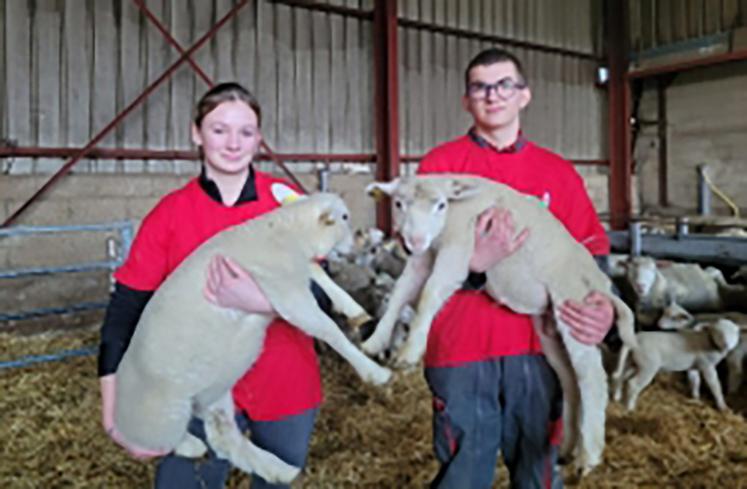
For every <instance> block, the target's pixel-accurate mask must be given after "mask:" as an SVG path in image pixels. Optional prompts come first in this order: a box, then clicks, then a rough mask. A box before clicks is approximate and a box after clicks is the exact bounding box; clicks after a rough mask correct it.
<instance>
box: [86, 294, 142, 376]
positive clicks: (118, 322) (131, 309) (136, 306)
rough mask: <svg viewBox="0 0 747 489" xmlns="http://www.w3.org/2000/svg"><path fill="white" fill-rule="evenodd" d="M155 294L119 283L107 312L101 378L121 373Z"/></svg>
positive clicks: (103, 331)
mask: <svg viewBox="0 0 747 489" xmlns="http://www.w3.org/2000/svg"><path fill="white" fill-rule="evenodd" d="M152 295H153V292H151V291H141V290H134V289H131V288H129V287H127V286H126V285H122V284H120V283H117V284H115V285H114V292H112V294H111V298H110V300H109V305H108V307H107V308H106V316H105V317H104V324H103V325H102V326H101V340H100V343H99V357H98V372H99V377H103V376H104V375H109V374H113V373H115V372H116V371H117V367H118V366H119V362H120V361H122V357H123V356H124V354H125V352H126V351H127V347H128V346H129V345H130V340H131V339H132V335H133V334H135V326H137V323H138V321H139V320H140V315H141V314H142V313H143V309H145V305H146V304H147V303H148V301H149V300H150V298H151V296H152Z"/></svg>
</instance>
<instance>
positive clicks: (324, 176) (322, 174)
mask: <svg viewBox="0 0 747 489" xmlns="http://www.w3.org/2000/svg"><path fill="white" fill-rule="evenodd" d="M316 175H317V180H318V181H319V184H318V185H317V187H318V189H319V191H320V192H328V191H329V168H327V167H323V168H319V170H317V172H316Z"/></svg>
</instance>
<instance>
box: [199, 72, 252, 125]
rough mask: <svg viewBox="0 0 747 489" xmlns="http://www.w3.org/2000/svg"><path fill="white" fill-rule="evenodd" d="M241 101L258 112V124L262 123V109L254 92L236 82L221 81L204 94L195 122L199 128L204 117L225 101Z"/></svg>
mask: <svg viewBox="0 0 747 489" xmlns="http://www.w3.org/2000/svg"><path fill="white" fill-rule="evenodd" d="M231 101H241V102H244V103H246V104H247V105H248V106H249V107H251V109H252V110H253V111H254V113H255V114H257V125H258V126H261V125H262V109H261V108H260V107H259V102H257V99H256V98H255V97H254V95H253V94H252V92H250V91H249V90H247V89H246V88H244V87H243V86H242V85H240V84H238V83H236V82H226V83H219V84H218V85H215V86H214V87H213V88H211V89H210V90H208V91H207V93H205V95H203V96H202V98H201V99H200V101H199V102H197V106H196V107H195V115H194V123H195V125H196V126H197V127H198V128H199V127H200V125H201V124H202V119H203V118H204V117H205V116H206V115H207V114H209V113H210V112H212V110H213V109H215V108H216V107H217V106H219V105H220V104H222V103H223V102H231Z"/></svg>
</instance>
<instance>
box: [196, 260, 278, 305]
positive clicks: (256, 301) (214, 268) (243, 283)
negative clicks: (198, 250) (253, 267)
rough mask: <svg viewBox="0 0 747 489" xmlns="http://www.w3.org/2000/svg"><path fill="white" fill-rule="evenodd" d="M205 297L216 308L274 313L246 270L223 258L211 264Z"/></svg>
mask: <svg viewBox="0 0 747 489" xmlns="http://www.w3.org/2000/svg"><path fill="white" fill-rule="evenodd" d="M202 292H203V295H204V296H205V298H206V299H207V300H208V301H210V302H212V303H213V304H215V305H216V306H220V307H226V308H229V309H238V310H239V311H244V312H248V313H256V314H272V313H273V312H274V310H273V308H272V304H270V301H268V300H267V297H265V294H264V292H262V289H260V288H259V285H257V282H255V281H254V279H253V278H252V277H251V275H249V272H247V271H246V270H245V269H244V268H243V267H241V266H240V265H239V264H238V263H236V262H234V261H233V260H231V259H230V258H228V257H225V256H223V255H215V256H214V257H213V259H212V260H210V263H209V264H208V270H207V281H206V282H205V287H204V288H203V289H202Z"/></svg>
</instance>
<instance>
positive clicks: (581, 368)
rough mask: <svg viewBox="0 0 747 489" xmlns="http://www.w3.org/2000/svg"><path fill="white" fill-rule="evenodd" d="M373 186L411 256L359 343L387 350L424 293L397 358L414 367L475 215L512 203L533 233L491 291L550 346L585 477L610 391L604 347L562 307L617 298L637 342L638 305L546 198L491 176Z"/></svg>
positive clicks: (626, 330)
mask: <svg viewBox="0 0 747 489" xmlns="http://www.w3.org/2000/svg"><path fill="white" fill-rule="evenodd" d="M368 191H369V193H376V192H384V193H386V194H388V195H390V196H391V197H392V199H393V201H394V207H395V211H394V218H395V223H396V226H397V228H398V230H399V232H400V233H401V234H402V237H403V239H404V242H405V244H406V246H407V247H408V248H409V249H410V250H411V251H412V253H413V254H412V255H411V256H410V257H409V259H408V261H407V264H406V266H405V270H404V272H403V273H402V276H401V277H400V278H399V280H398V281H397V284H396V285H395V289H394V292H393V293H392V298H391V299H390V302H389V308H388V310H387V312H386V313H385V314H384V316H383V317H382V319H381V321H380V322H379V324H378V326H377V328H376V331H375V333H374V335H373V336H372V337H371V338H369V340H368V341H367V342H365V343H364V344H363V345H362V347H363V349H364V351H366V352H368V353H371V354H373V353H377V352H379V351H381V350H382V349H384V348H386V347H387V345H388V343H389V339H390V337H391V333H392V327H393V326H394V323H395V320H396V318H397V314H398V312H399V310H400V309H401V308H402V306H403V305H404V304H406V303H408V302H411V301H414V300H415V299H416V298H417V297H418V294H419V301H418V305H417V316H416V317H415V319H414V320H413V321H412V324H411V328H410V335H409V337H408V339H407V342H406V344H405V346H404V348H402V350H400V352H399V355H398V360H399V362H400V363H403V364H409V365H412V364H415V363H416V362H417V361H418V360H419V359H420V358H421V356H422V355H423V353H424V351H425V346H426V341H427V337H428V331H429V329H430V325H431V321H432V319H433V317H434V316H435V314H436V313H437V312H438V310H439V309H440V308H441V306H442V305H443V304H444V302H445V301H446V300H447V299H448V298H449V297H450V296H451V295H452V294H453V293H454V292H455V291H456V290H457V289H458V288H459V287H460V286H461V284H462V283H463V281H464V279H465V278H466V277H467V274H468V271H469V270H468V268H469V261H470V257H471V255H472V250H473V248H474V228H475V222H476V219H477V217H478V216H479V215H480V214H481V213H482V212H483V211H485V210H486V209H489V208H491V207H498V208H505V209H509V210H510V211H511V214H512V216H513V218H514V221H515V222H516V223H517V226H519V227H523V228H528V229H529V230H530V233H529V237H528V238H527V239H526V241H525V242H524V244H523V245H522V246H521V247H520V248H519V250H518V251H516V252H515V253H514V254H512V255H511V256H509V257H507V258H506V259H504V260H502V261H501V262H500V263H498V264H497V265H496V266H495V267H493V268H492V269H490V270H488V271H487V285H486V289H487V291H488V293H489V294H490V295H491V296H492V297H493V298H494V299H496V300H497V301H499V302H501V303H503V304H505V305H506V306H508V307H509V308H511V309H513V310H514V311H517V312H519V313H523V314H531V315H533V316H534V317H535V326H536V327H537V328H536V329H537V332H538V334H539V335H540V338H541V341H542V347H543V350H544V352H545V354H546V356H547V359H548V362H549V363H550V365H551V366H552V367H553V368H554V369H555V371H556V372H557V373H558V376H559V379H560V382H561V385H562V387H563V392H564V393H565V400H566V409H565V410H564V417H565V421H566V423H565V426H566V427H568V430H567V434H566V437H565V439H564V441H563V447H562V451H563V453H564V456H570V457H572V458H573V459H574V464H575V467H576V469H577V472H578V473H580V474H581V475H584V474H586V473H588V472H589V471H590V470H591V469H592V468H593V467H594V466H596V465H598V464H599V463H600V462H601V457H602V451H603V449H604V420H605V408H606V405H607V397H608V394H607V377H606V374H605V371H604V368H603V367H602V359H601V353H600V351H599V349H598V348H597V347H594V346H588V345H584V344H582V343H579V342H578V341H576V340H575V339H574V338H573V336H571V334H570V331H569V328H568V326H567V325H566V324H564V323H562V322H561V321H560V320H559V316H558V314H557V308H558V307H560V305H561V304H562V303H563V302H565V301H566V300H568V299H574V300H577V301H582V300H583V299H584V298H585V297H586V296H587V294H589V293H590V292H592V291H595V290H596V291H599V292H601V293H604V294H606V295H607V296H608V297H610V299H611V300H612V302H613V304H614V307H615V310H616V312H617V326H618V328H619V330H620V334H621V336H622V338H623V340H624V341H626V342H634V341H635V333H634V330H633V315H632V312H631V311H630V309H628V307H627V306H626V305H625V303H623V302H622V301H621V300H620V299H618V298H617V297H615V296H614V295H613V294H612V293H611V282H610V280H609V279H608V277H607V276H606V275H605V274H604V273H603V272H602V271H601V270H600V269H599V268H598V266H597V264H596V263H595V261H594V259H593V257H592V256H591V254H590V253H589V252H588V251H587V249H586V248H584V246H583V245H581V244H579V243H578V242H576V240H574V239H573V237H572V236H571V235H570V234H569V233H568V231H567V230H566V229H565V227H564V226H563V225H562V224H561V223H560V222H559V221H557V220H556V219H555V217H554V216H553V215H552V214H551V213H550V212H549V211H548V210H547V209H546V208H544V207H543V206H542V205H541V203H540V201H539V200H537V199H535V198H534V197H530V196H526V195H523V194H520V193H519V192H516V191H515V190H513V189H511V188H510V187H508V186H506V185H502V184H499V183H496V182H493V181H490V180H487V179H483V178H477V177H464V176H458V175H448V174H440V175H438V176H421V177H415V178H402V179H398V180H393V181H392V182H389V183H374V184H371V185H370V186H369V187H368ZM421 290H422V292H421ZM547 310H551V311H552V312H553V313H555V314H554V317H555V321H556V322H557V325H556V327H557V330H558V332H559V333H560V339H558V338H557V337H555V336H554V335H553V336H548V335H545V334H544V333H543V328H542V327H540V326H541V324H540V322H541V319H540V317H541V316H542V315H543V313H545V312H546V311H547ZM560 340H562V341H560ZM564 345H565V347H564ZM574 374H575V375H574Z"/></svg>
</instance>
